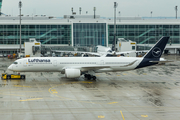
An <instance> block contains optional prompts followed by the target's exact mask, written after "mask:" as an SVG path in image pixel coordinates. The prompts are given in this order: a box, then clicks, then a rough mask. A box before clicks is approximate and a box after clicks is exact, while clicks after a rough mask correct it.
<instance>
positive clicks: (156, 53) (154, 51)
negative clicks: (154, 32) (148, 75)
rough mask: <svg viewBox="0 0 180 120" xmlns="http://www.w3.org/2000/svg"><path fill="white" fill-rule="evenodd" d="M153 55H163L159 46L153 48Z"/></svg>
mask: <svg viewBox="0 0 180 120" xmlns="http://www.w3.org/2000/svg"><path fill="white" fill-rule="evenodd" d="M152 55H153V56H154V57H160V55H161V49H160V48H158V47H155V48H154V49H153V50H152Z"/></svg>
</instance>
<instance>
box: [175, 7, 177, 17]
mask: <svg viewBox="0 0 180 120" xmlns="http://www.w3.org/2000/svg"><path fill="white" fill-rule="evenodd" d="M177 7H178V6H175V11H176V19H177V11H178V9H177Z"/></svg>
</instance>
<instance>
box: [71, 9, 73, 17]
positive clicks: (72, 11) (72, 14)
mask: <svg viewBox="0 0 180 120" xmlns="http://www.w3.org/2000/svg"><path fill="white" fill-rule="evenodd" d="M71 11H72V15H73V7H72V8H71Z"/></svg>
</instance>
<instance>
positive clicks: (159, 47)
mask: <svg viewBox="0 0 180 120" xmlns="http://www.w3.org/2000/svg"><path fill="white" fill-rule="evenodd" d="M169 38H170V37H161V38H160V40H159V41H158V42H157V43H156V44H155V45H154V47H152V48H151V49H150V50H149V52H148V53H146V55H145V56H144V58H150V59H159V58H160V57H161V55H162V53H163V51H164V48H165V46H166V44H167V42H168V40H169Z"/></svg>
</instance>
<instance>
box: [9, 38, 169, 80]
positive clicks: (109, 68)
mask: <svg viewBox="0 0 180 120" xmlns="http://www.w3.org/2000/svg"><path fill="white" fill-rule="evenodd" d="M168 40H169V37H162V38H160V40H159V41H158V42H157V43H156V44H155V45H154V47H152V48H151V49H150V50H149V52H148V53H147V54H145V55H144V57H141V58H140V57H30V58H23V59H19V60H16V61H15V62H14V63H13V64H11V65H10V66H9V67H8V69H9V70H11V71H15V72H61V73H62V74H65V77H67V78H77V77H80V76H81V75H84V76H85V78H87V79H96V76H94V75H93V74H94V73H101V72H117V71H128V70H134V69H139V68H142V67H147V66H151V65H155V64H158V63H159V62H166V61H164V60H163V61H161V59H160V57H161V55H162V53H163V51H164V48H165V46H166V44H167V42H168Z"/></svg>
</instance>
